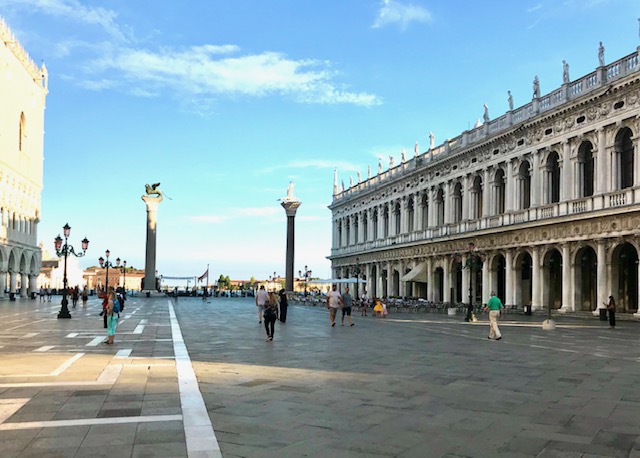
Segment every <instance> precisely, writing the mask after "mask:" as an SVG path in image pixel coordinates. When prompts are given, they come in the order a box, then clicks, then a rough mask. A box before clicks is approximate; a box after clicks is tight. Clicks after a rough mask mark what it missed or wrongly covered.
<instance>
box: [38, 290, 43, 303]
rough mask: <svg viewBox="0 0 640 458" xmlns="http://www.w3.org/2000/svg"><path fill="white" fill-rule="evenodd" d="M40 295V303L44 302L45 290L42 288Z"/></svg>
mask: <svg viewBox="0 0 640 458" xmlns="http://www.w3.org/2000/svg"><path fill="white" fill-rule="evenodd" d="M38 293H39V295H40V302H44V288H43V287H40V291H39V292H38Z"/></svg>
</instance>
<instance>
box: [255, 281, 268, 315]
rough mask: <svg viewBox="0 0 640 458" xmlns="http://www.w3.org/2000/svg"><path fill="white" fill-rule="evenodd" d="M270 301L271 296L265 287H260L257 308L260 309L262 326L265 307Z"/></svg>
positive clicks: (257, 295)
mask: <svg viewBox="0 0 640 458" xmlns="http://www.w3.org/2000/svg"><path fill="white" fill-rule="evenodd" d="M268 301H269V294H268V293H267V290H266V289H264V285H260V289H259V290H258V293H257V294H256V307H258V320H259V321H258V323H259V324H262V314H263V313H264V306H265V305H266V304H267V302H268Z"/></svg>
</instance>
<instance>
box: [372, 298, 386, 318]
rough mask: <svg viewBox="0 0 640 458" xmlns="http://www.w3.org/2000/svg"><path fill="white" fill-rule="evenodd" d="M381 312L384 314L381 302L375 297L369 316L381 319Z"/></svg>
mask: <svg viewBox="0 0 640 458" xmlns="http://www.w3.org/2000/svg"><path fill="white" fill-rule="evenodd" d="M382 312H384V307H383V306H382V301H380V298H379V297H375V298H374V299H373V311H372V312H371V315H372V316H375V317H378V318H380V317H382Z"/></svg>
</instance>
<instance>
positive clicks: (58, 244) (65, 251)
mask: <svg viewBox="0 0 640 458" xmlns="http://www.w3.org/2000/svg"><path fill="white" fill-rule="evenodd" d="M62 231H63V234H64V245H63V244H62V237H60V234H58V236H57V237H56V238H55V239H54V241H53V243H54V245H55V248H56V255H57V256H62V255H64V276H63V278H62V284H63V286H64V289H63V291H62V304H61V307H60V313H58V318H71V314H70V313H69V307H68V305H69V301H68V300H67V256H68V255H70V254H72V255H74V256H75V257H77V258H80V257H82V256H84V255H85V253H86V252H87V248H89V240H87V238H86V237H85V238H84V239H83V240H82V242H81V243H82V253H76V252H75V250H74V249H73V246H71V245H69V243H68V242H67V240H68V238H69V235H70V234H71V226H69V223H67V224H65V225H64V227H63V228H62Z"/></svg>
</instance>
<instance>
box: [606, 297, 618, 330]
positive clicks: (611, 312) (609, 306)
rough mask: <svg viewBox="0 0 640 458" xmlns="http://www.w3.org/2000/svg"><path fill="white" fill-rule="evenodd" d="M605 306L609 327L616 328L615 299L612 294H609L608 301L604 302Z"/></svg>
mask: <svg viewBox="0 0 640 458" xmlns="http://www.w3.org/2000/svg"><path fill="white" fill-rule="evenodd" d="M604 305H606V306H607V312H609V329H615V328H616V301H615V299H614V298H613V296H609V303H608V304H607V303H606V302H604Z"/></svg>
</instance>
